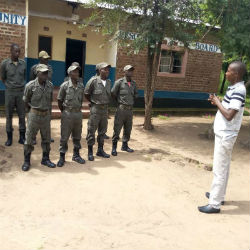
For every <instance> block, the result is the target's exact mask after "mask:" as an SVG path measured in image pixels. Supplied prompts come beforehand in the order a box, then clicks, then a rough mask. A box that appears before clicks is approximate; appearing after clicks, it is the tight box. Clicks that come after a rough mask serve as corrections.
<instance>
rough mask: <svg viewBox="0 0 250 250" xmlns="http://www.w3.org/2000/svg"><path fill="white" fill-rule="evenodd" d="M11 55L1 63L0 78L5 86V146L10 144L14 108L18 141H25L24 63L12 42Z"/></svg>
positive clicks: (18, 50)
mask: <svg viewBox="0 0 250 250" xmlns="http://www.w3.org/2000/svg"><path fill="white" fill-rule="evenodd" d="M10 54H11V57H10V58H8V59H5V60H4V61H3V62H2V64H1V78H2V81H3V83H4V85H5V87H6V90H5V112H6V132H7V138H8V139H7V141H6V142H5V146H11V144H12V139H13V126H12V117H13V112H14V108H16V111H17V114H18V117H19V135H20V136H19V141H18V142H19V143H20V144H24V141H25V106H24V102H23V91H24V85H25V74H26V65H25V62H24V60H22V59H19V56H20V47H19V45H17V44H12V45H11V47H10Z"/></svg>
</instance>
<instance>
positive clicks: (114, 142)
mask: <svg viewBox="0 0 250 250" xmlns="http://www.w3.org/2000/svg"><path fill="white" fill-rule="evenodd" d="M116 148H117V141H113V145H112V151H111V154H112V155H113V156H117V151H116Z"/></svg>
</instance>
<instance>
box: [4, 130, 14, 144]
mask: <svg viewBox="0 0 250 250" xmlns="http://www.w3.org/2000/svg"><path fill="white" fill-rule="evenodd" d="M12 138H13V132H12V131H11V132H7V141H6V142H5V146H8V147H9V146H11V145H12Z"/></svg>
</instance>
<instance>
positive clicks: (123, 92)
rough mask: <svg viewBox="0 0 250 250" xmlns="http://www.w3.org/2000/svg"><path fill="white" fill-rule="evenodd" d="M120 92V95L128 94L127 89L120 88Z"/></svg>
mask: <svg viewBox="0 0 250 250" xmlns="http://www.w3.org/2000/svg"><path fill="white" fill-rule="evenodd" d="M120 94H121V95H127V94H128V91H127V90H125V89H122V90H121V91H120Z"/></svg>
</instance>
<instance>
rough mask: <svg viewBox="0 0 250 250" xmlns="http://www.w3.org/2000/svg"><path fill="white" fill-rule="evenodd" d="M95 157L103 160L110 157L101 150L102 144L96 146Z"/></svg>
mask: <svg viewBox="0 0 250 250" xmlns="http://www.w3.org/2000/svg"><path fill="white" fill-rule="evenodd" d="M96 155H97V156H101V157H103V158H109V157H110V155H108V154H106V153H105V152H104V150H103V144H98V150H97V152H96Z"/></svg>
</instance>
